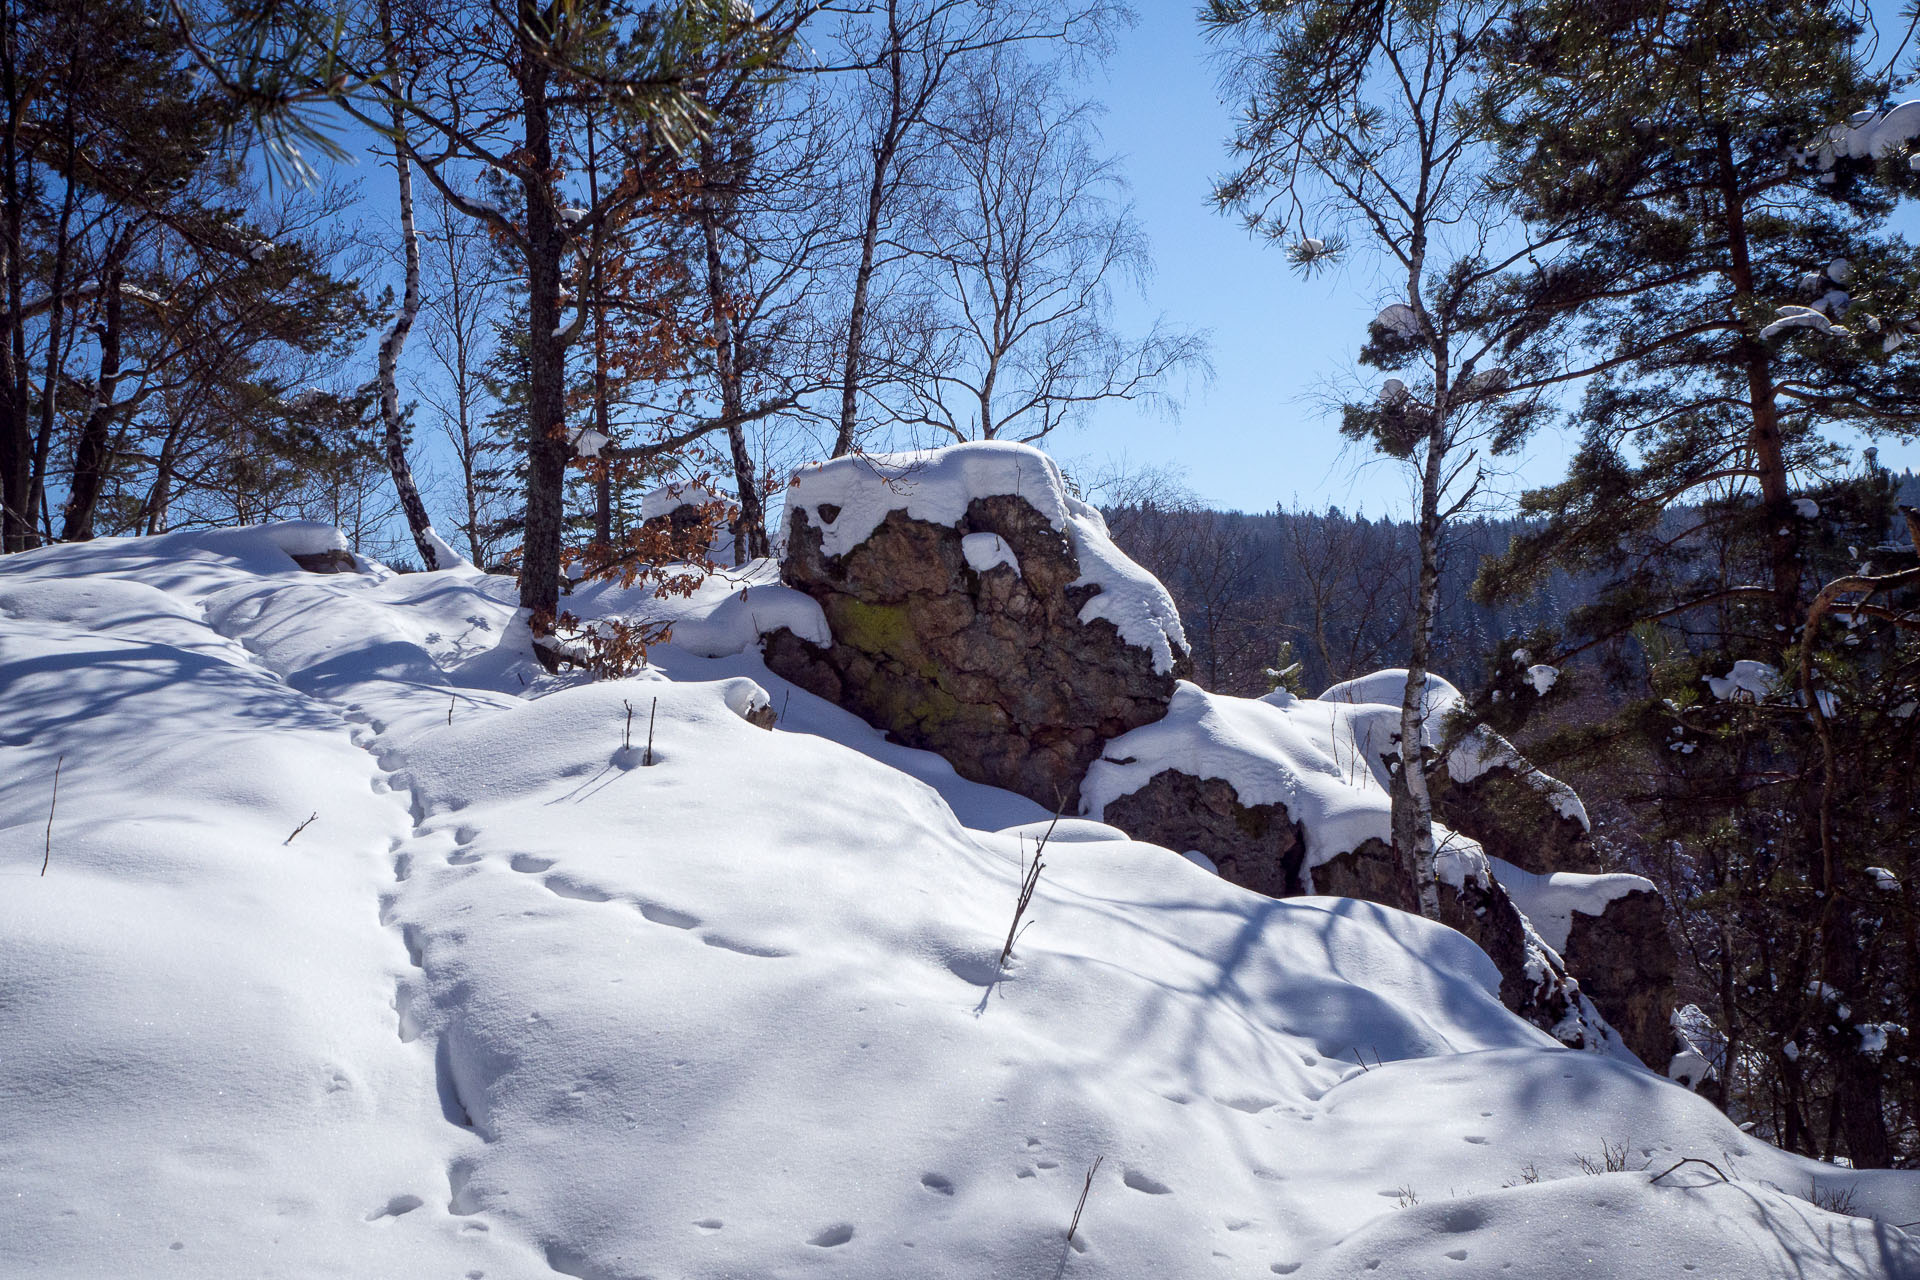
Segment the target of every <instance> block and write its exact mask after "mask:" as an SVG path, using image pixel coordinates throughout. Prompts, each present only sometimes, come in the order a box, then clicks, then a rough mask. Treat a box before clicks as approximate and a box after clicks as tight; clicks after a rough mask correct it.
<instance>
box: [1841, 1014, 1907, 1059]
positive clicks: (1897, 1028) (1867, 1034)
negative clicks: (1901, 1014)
mask: <svg viewBox="0 0 1920 1280" xmlns="http://www.w3.org/2000/svg"><path fill="white" fill-rule="evenodd" d="M1854 1030H1855V1031H1858V1032H1859V1033H1860V1052H1862V1053H1864V1054H1867V1055H1869V1056H1870V1057H1878V1056H1879V1055H1880V1054H1883V1053H1885V1052H1886V1051H1887V1037H1888V1036H1903V1035H1905V1034H1907V1029H1906V1028H1905V1027H1903V1026H1901V1025H1900V1024H1899V1023H1897V1022H1863V1023H1861V1024H1860V1025H1859V1026H1857V1027H1855V1028H1854Z"/></svg>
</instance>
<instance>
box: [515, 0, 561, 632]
mask: <svg viewBox="0 0 1920 1280" xmlns="http://www.w3.org/2000/svg"><path fill="white" fill-rule="evenodd" d="M519 21H520V30H521V36H520V38H521V41H522V42H523V44H529V45H530V44H531V43H532V42H534V41H537V40H539V39H541V38H542V37H541V33H544V32H545V31H546V30H547V29H548V22H547V17H546V14H545V13H544V12H543V11H542V9H541V8H540V6H538V5H536V4H534V3H532V0H520V5H519ZM519 76H520V93H521V97H522V100H523V102H524V104H525V105H524V110H525V113H526V153H527V154H526V157H525V160H524V164H525V173H524V177H523V178H522V188H523V190H524V191H525V193H526V198H527V246H526V254H527V323H528V330H529V331H528V335H527V339H528V341H527V347H528V371H527V440H526V448H527V514H526V529H525V532H524V539H523V541H522V543H521V550H520V606H521V607H522V608H524V609H530V610H532V611H533V612H534V613H535V614H543V615H546V616H549V617H551V616H552V615H553V614H554V613H555V612H557V611H558V609H559V607H560V537H561V532H562V529H563V528H564V524H565V519H566V512H565V502H566V478H567V457H568V455H569V453H570V452H571V449H570V447H569V445H568V443H567V405H566V366H567V352H566V346H565V344H564V343H563V342H562V341H561V336H560V267H561V260H562V258H563V256H564V255H565V252H566V242H565V237H564V235H563V233H562V231H561V227H560V222H559V215H558V211H557V210H556V209H555V207H554V201H553V193H552V191H551V189H550V184H551V179H550V177H549V175H550V174H551V173H552V172H553V138H552V134H551V131H550V126H549V122H548V108H547V82H548V79H549V72H548V70H547V65H546V63H545V61H543V60H542V58H541V57H540V56H539V54H538V52H537V51H536V50H535V49H534V48H532V47H528V48H526V49H524V51H523V54H522V57H521V61H520V72H519Z"/></svg>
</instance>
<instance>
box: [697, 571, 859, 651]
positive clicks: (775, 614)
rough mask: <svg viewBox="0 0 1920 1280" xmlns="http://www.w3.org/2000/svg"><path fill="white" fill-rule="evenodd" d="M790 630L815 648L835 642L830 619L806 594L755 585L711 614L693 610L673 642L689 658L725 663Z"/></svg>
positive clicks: (730, 597)
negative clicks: (768, 637) (767, 637)
mask: <svg viewBox="0 0 1920 1280" xmlns="http://www.w3.org/2000/svg"><path fill="white" fill-rule="evenodd" d="M782 627H785V628H786V629H787V630H789V631H791V632H793V634H794V635H796V636H798V637H799V638H800V639H802V640H805V641H807V642H808V643H809V644H816V645H819V646H821V647H822V648H825V647H826V646H827V645H829V644H832V643H833V634H832V632H830V631H829V630H828V629H827V615H826V614H825V613H823V612H822V611H821V609H820V605H819V604H818V603H817V602H816V601H815V600H814V598H813V597H812V596H810V595H808V594H806V593H805V592H804V591H796V590H794V589H793V588H792V587H789V586H784V585H782V584H781V583H778V582H770V583H763V584H760V585H750V586H747V587H743V588H742V589H741V590H739V591H736V592H733V593H732V594H730V595H728V596H727V597H726V598H725V599H724V600H722V601H721V602H720V603H719V604H718V605H716V606H715V607H714V608H713V610H712V611H711V612H707V613H695V612H693V611H688V614H687V615H686V616H684V617H683V618H682V619H681V620H680V621H678V622H676V623H675V624H674V627H673V641H674V643H675V644H677V645H678V646H679V647H680V648H682V649H684V650H686V651H687V652H689V653H695V654H699V655H700V656H701V657H706V658H724V657H726V656H728V655H730V654H735V653H743V652H745V651H746V650H747V649H749V648H751V647H753V646H755V645H757V644H758V643H759V642H760V637H761V636H764V635H770V634H772V633H773V632H775V631H778V630H779V629H780V628H782Z"/></svg>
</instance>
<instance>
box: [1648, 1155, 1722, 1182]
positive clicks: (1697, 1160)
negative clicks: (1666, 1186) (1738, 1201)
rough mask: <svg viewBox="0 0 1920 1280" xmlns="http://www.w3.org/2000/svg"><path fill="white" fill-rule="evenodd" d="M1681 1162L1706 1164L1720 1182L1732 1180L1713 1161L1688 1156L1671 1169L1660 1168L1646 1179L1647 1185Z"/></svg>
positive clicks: (1666, 1173) (1677, 1165) (1664, 1175)
mask: <svg viewBox="0 0 1920 1280" xmlns="http://www.w3.org/2000/svg"><path fill="white" fill-rule="evenodd" d="M1682 1164H1703V1165H1705V1166H1707V1168H1709V1169H1711V1170H1713V1171H1714V1172H1715V1173H1718V1174H1720V1181H1722V1182H1732V1181H1733V1179H1732V1178H1729V1177H1728V1176H1727V1175H1726V1174H1725V1173H1724V1172H1722V1171H1721V1168H1720V1166H1719V1165H1717V1164H1715V1163H1714V1162H1713V1161H1711V1160H1702V1159H1701V1158H1700V1157H1699V1156H1688V1157H1687V1158H1686V1159H1684V1160H1682V1161H1680V1163H1679V1164H1676V1165H1674V1166H1673V1168H1672V1169H1662V1170H1661V1171H1660V1172H1659V1173H1656V1174H1654V1175H1653V1177H1651V1178H1649V1179H1647V1183H1648V1185H1652V1184H1653V1183H1656V1182H1658V1181H1660V1179H1662V1178H1664V1177H1666V1176H1667V1175H1668V1174H1670V1173H1672V1172H1673V1170H1674V1169H1678V1168H1679V1167H1680V1165H1682Z"/></svg>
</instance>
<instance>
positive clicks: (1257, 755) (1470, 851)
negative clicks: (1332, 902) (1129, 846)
mask: <svg viewBox="0 0 1920 1280" xmlns="http://www.w3.org/2000/svg"><path fill="white" fill-rule="evenodd" d="M1403 681H1404V677H1403ZM1382 712H1388V713H1390V714H1387V715H1382V714H1381V713H1382ZM1399 727H1400V726H1399V712H1398V710H1397V709H1395V708H1387V707H1381V706H1377V705H1370V704H1360V705H1352V704H1348V703H1343V702H1333V701H1326V700H1321V701H1314V700H1312V699H1305V698H1296V697H1294V696H1293V695H1291V694H1289V693H1286V692H1285V691H1276V692H1274V693H1270V694H1268V695H1267V696H1266V697H1264V698H1234V697H1228V696H1225V695H1221V694H1212V693H1208V692H1207V691H1206V690H1204V689H1202V688H1200V687H1199V686H1198V685H1195V684H1191V683H1189V682H1187V681H1185V680H1182V681H1180V682H1179V683H1177V684H1176V685H1175V686H1174V691H1173V700H1172V702H1171V703H1170V704H1169V705H1168V707H1167V714H1166V715H1165V716H1164V717H1163V718H1162V719H1159V720H1156V721H1154V722H1153V723H1152V724H1147V725H1142V726H1141V727H1139V728H1137V729H1134V730H1132V731H1131V732H1129V733H1126V734H1123V735H1121V736H1120V737H1118V738H1115V739H1113V740H1112V741H1110V742H1109V743H1107V745H1106V748H1105V749H1104V751H1103V752H1102V754H1101V757H1100V759H1098V760H1096V761H1094V763H1093V765H1092V767H1090V768H1089V769H1088V770H1087V776H1086V778H1085V780H1084V781H1083V782H1082V783H1081V785H1080V798H1081V799H1080V805H1081V812H1082V813H1083V814H1087V815H1089V816H1093V817H1098V816H1099V815H1101V814H1103V813H1105V812H1106V810H1107V806H1109V805H1111V804H1112V803H1114V802H1115V801H1116V800H1118V799H1120V797H1122V796H1126V795H1131V794H1132V793H1134V792H1135V791H1138V790H1140V789H1141V788H1142V787H1144V786H1146V785H1147V784H1148V783H1149V782H1151V781H1152V780H1153V779H1154V777H1155V776H1156V775H1158V774H1160V773H1162V772H1164V771H1166V770H1169V769H1175V770H1178V771H1180V772H1182V773H1185V774H1187V775H1189V776H1190V777H1196V778H1218V779H1221V780H1222V781H1224V782H1226V783H1227V784H1228V785H1229V786H1231V787H1232V788H1233V789H1234V792H1235V793H1236V794H1237V795H1238V796H1239V797H1240V803H1241V804H1243V805H1246V806H1248V807H1253V806H1256V805H1272V804H1278V805H1282V806H1284V807H1285V808H1286V810H1287V813H1288V815H1289V816H1290V817H1291V818H1292V819H1293V820H1294V821H1295V822H1297V823H1299V824H1300V825H1301V827H1302V829H1303V830H1304V832H1305V834H1306V844H1307V857H1306V863H1305V870H1307V871H1308V872H1311V870H1312V869H1313V868H1314V867H1317V866H1319V865H1320V864H1321V863H1324V862H1327V861H1330V860H1332V859H1333V858H1336V857H1339V856H1340V855H1341V854H1343V853H1351V852H1352V851H1353V850H1354V849H1356V848H1358V847H1359V846H1360V845H1361V844H1363V843H1365V842H1366V841H1368V840H1380V841H1390V840H1391V839H1392V822H1391V814H1392V798H1391V796H1390V794H1389V792H1388V790H1387V786H1388V783H1387V772H1386V766H1385V765H1384V764H1383V763H1381V757H1382V756H1383V755H1386V754H1390V753H1393V752H1396V751H1397V749H1398V747H1397V742H1396V738H1395V735H1396V734H1397V733H1398V731H1399ZM1435 830H1436V834H1437V837H1438V838H1437V839H1436V846H1437V847H1441V848H1443V849H1444V856H1443V857H1442V858H1441V859H1440V860H1439V861H1440V863H1441V864H1442V871H1443V873H1444V874H1443V878H1445V879H1446V880H1447V881H1448V882H1449V883H1451V884H1454V885H1461V884H1464V883H1466V882H1467V880H1468V879H1475V880H1480V879H1483V878H1484V877H1485V875H1486V874H1487V872H1486V862H1485V855H1484V854H1482V853H1481V852H1480V847H1479V845H1477V844H1475V843H1474V842H1473V841H1471V840H1467V839H1465V838H1464V837H1461V836H1457V835H1454V834H1452V833H1450V832H1446V831H1445V829H1444V828H1439V827H1436V829H1435Z"/></svg>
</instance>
